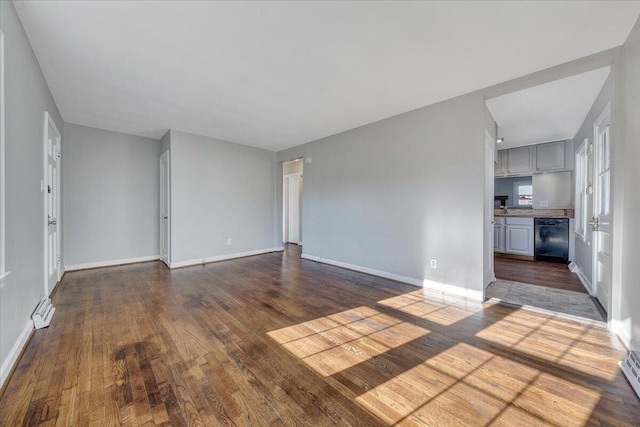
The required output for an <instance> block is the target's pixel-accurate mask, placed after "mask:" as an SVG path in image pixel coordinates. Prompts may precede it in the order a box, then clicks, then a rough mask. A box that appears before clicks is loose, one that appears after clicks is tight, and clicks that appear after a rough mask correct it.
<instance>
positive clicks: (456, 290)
mask: <svg viewBox="0 0 640 427" xmlns="http://www.w3.org/2000/svg"><path fill="white" fill-rule="evenodd" d="M422 286H423V287H424V288H425V289H429V290H432V291H436V292H441V293H443V294H449V295H455V296H457V297H462V298H465V299H468V300H472V301H478V302H483V301H484V297H483V293H484V292H483V291H479V290H476V289H468V288H464V287H462V286H458V285H451V284H449V283H442V282H437V281H435V280H427V279H425V280H423V282H422Z"/></svg>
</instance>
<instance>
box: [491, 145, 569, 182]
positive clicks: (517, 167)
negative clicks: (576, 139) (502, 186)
mask: <svg viewBox="0 0 640 427" xmlns="http://www.w3.org/2000/svg"><path fill="white" fill-rule="evenodd" d="M496 159H497V160H496V165H495V176H497V177H509V176H528V175H533V174H536V173H545V172H566V171H572V170H573V163H574V162H573V140H567V141H557V142H547V143H544V144H538V145H530V146H527V147H518V148H509V149H506V150H498V153H497V155H496Z"/></svg>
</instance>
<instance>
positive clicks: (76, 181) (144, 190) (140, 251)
mask: <svg viewBox="0 0 640 427" xmlns="http://www.w3.org/2000/svg"><path fill="white" fill-rule="evenodd" d="M64 134H65V153H64V165H63V171H64V181H63V183H64V189H65V193H66V197H65V200H64V216H65V218H66V219H67V227H65V244H64V252H65V254H66V265H67V266H69V267H70V268H74V267H76V268H77V267H78V266H82V264H91V263H96V262H105V261H114V260H128V259H135V258H142V257H152V256H157V255H158V234H159V224H158V218H159V217H158V206H159V192H158V188H159V163H158V162H159V161H158V159H159V157H160V148H161V147H160V142H159V141H158V140H156V139H151V138H144V137H140V136H133V135H127V134H124V133H119V132H111V131H107V130H102V129H95V128H91V127H86V126H79V125H74V124H70V123H66V124H65V125H64Z"/></svg>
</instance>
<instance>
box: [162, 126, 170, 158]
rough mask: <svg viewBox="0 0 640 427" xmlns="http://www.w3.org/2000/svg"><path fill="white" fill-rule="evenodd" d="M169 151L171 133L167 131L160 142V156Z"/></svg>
mask: <svg viewBox="0 0 640 427" xmlns="http://www.w3.org/2000/svg"><path fill="white" fill-rule="evenodd" d="M170 149H171V131H167V133H165V134H164V136H163V137H162V139H161V140H160V154H162V153H164V152H165V151H167V150H170Z"/></svg>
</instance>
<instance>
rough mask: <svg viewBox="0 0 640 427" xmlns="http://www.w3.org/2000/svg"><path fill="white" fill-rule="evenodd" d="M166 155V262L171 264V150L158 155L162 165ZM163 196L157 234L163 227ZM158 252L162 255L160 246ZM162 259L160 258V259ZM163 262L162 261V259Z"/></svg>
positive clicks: (161, 197)
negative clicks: (167, 209)
mask: <svg viewBox="0 0 640 427" xmlns="http://www.w3.org/2000/svg"><path fill="white" fill-rule="evenodd" d="M163 157H166V158H167V169H166V171H165V174H166V175H167V176H166V177H165V178H166V182H167V188H166V189H165V190H166V191H165V192H166V197H167V206H168V207H169V212H167V217H168V219H167V232H168V236H167V262H168V264H169V265H171V150H167V151H165V152H164V153H162V154H161V155H160V161H159V163H160V165H162V158H163ZM160 170H162V169H160ZM161 173H162V172H161ZM160 179H161V180H162V176H160ZM160 188H161V189H162V182H161V183H160ZM163 197H164V195H162V194H160V205H161V206H160V216H159V220H160V234H159V236H162V232H163V229H164V225H163V223H162V221H163V218H162V216H163V215H162V211H163V206H162V202H163V200H162V199H163ZM158 242H159V243H160V245H162V242H161V241H160V239H158ZM158 253H159V254H160V255H162V248H161V247H160V248H158ZM161 260H162V259H161ZM163 262H164V261H163Z"/></svg>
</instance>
